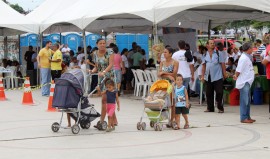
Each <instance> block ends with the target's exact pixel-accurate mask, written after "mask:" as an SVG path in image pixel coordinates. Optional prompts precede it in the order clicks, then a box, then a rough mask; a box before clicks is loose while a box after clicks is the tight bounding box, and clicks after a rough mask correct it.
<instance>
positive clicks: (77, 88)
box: [51, 69, 100, 134]
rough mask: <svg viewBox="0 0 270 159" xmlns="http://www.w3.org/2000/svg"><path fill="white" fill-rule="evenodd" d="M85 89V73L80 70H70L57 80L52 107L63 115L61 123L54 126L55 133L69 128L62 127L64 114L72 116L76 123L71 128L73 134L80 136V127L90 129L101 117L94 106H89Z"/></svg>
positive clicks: (52, 127)
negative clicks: (94, 121) (92, 123)
mask: <svg viewBox="0 0 270 159" xmlns="http://www.w3.org/2000/svg"><path fill="white" fill-rule="evenodd" d="M84 88H85V87H84V73H83V72H82V70H80V69H73V70H70V71H69V72H67V73H64V74H62V76H61V77H60V78H59V79H56V82H55V90H54V95H53V102H52V106H53V107H55V108H57V109H58V111H59V112H61V113H62V115H61V119H60V122H59V123H57V122H55V123H53V124H52V126H51V129H52V131H53V132H58V131H59V129H60V128H68V127H64V126H62V121H63V115H64V113H68V114H70V116H71V117H72V118H73V119H74V120H75V121H76V123H75V124H74V125H73V126H72V127H71V131H72V133H73V134H78V133H79V132H80V127H81V128H82V129H89V128H90V126H91V122H92V121H93V120H95V119H96V118H98V117H100V114H99V113H98V112H97V111H96V110H95V109H94V105H92V104H89V101H88V98H87V97H84V96H83V94H84ZM79 125H80V127H79Z"/></svg>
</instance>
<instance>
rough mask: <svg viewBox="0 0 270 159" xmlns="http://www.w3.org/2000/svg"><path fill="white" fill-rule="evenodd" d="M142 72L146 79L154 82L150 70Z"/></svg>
mask: <svg viewBox="0 0 270 159" xmlns="http://www.w3.org/2000/svg"><path fill="white" fill-rule="evenodd" d="M144 72H145V73H146V75H147V76H148V80H149V81H150V82H151V83H152V84H153V83H154V82H155V79H154V78H155V77H153V76H154V75H153V73H152V72H151V71H150V70H144Z"/></svg>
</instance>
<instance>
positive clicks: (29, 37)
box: [19, 34, 39, 64]
mask: <svg viewBox="0 0 270 159" xmlns="http://www.w3.org/2000/svg"><path fill="white" fill-rule="evenodd" d="M38 40H39V39H38V35H37V34H22V35H21V36H20V56H19V62H20V63H23V64H24V60H22V59H23V58H24V53H25V52H26V51H27V50H28V47H29V46H33V47H34V49H35V47H37V46H38Z"/></svg>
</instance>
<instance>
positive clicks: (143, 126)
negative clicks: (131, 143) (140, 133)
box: [141, 122, 146, 130]
mask: <svg viewBox="0 0 270 159" xmlns="http://www.w3.org/2000/svg"><path fill="white" fill-rule="evenodd" d="M141 127H142V130H145V129H146V123H145V122H142V124H141Z"/></svg>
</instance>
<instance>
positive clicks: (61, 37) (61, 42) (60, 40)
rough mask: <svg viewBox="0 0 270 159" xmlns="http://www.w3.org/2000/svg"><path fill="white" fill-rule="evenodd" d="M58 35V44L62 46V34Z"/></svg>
mask: <svg viewBox="0 0 270 159" xmlns="http://www.w3.org/2000/svg"><path fill="white" fill-rule="evenodd" d="M59 35H60V40H59V42H60V45H61V44H62V33H60V34H59Z"/></svg>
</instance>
